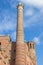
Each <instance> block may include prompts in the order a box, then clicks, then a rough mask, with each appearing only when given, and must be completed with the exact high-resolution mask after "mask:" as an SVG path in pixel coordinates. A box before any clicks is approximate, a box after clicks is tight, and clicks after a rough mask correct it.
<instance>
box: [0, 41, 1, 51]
mask: <svg viewBox="0 0 43 65" xmlns="http://www.w3.org/2000/svg"><path fill="white" fill-rule="evenodd" d="M0 51H1V42H0Z"/></svg>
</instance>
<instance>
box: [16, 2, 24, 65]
mask: <svg viewBox="0 0 43 65" xmlns="http://www.w3.org/2000/svg"><path fill="white" fill-rule="evenodd" d="M23 8H24V6H23V4H21V3H19V4H18V6H17V14H18V15H17V34H16V59H15V65H25V43H24V28H23V27H24V26H23V25H24V23H23Z"/></svg>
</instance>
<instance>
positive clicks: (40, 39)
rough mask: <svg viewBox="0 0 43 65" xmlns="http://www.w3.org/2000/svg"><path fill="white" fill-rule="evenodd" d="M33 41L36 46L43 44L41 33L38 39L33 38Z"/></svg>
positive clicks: (42, 34)
mask: <svg viewBox="0 0 43 65" xmlns="http://www.w3.org/2000/svg"><path fill="white" fill-rule="evenodd" d="M33 41H34V42H35V43H36V44H43V32H42V33H41V34H40V35H39V36H38V37H34V38H33Z"/></svg>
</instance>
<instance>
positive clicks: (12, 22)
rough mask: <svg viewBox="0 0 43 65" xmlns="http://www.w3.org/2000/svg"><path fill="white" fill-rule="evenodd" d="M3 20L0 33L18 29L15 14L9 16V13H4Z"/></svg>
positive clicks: (0, 24) (0, 22)
mask: <svg viewBox="0 0 43 65" xmlns="http://www.w3.org/2000/svg"><path fill="white" fill-rule="evenodd" d="M2 16H3V19H2V21H1V20H0V31H1V32H3V31H9V30H11V31H12V30H15V28H16V17H15V16H14V14H9V13H8V12H6V13H5V12H4V13H3V15H2Z"/></svg>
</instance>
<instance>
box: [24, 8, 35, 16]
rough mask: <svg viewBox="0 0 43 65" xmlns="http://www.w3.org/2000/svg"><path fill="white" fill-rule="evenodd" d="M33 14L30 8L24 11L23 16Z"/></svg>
mask: <svg viewBox="0 0 43 65" xmlns="http://www.w3.org/2000/svg"><path fill="white" fill-rule="evenodd" d="M33 14H34V11H33V10H32V9H31V8H30V9H28V10H26V11H25V16H33Z"/></svg>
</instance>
